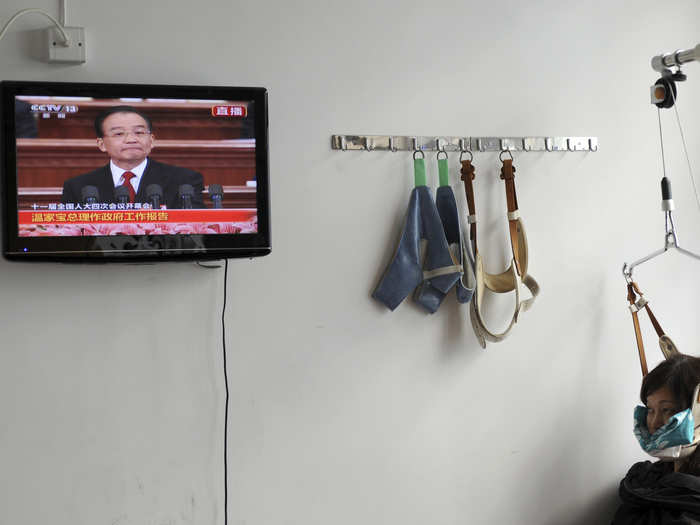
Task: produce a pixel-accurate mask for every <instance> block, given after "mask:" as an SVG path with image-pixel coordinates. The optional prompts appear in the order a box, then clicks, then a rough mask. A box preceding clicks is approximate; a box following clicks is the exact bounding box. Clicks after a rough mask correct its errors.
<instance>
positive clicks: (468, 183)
mask: <svg viewBox="0 0 700 525" xmlns="http://www.w3.org/2000/svg"><path fill="white" fill-rule="evenodd" d="M474 178H475V170H474V166H473V165H472V163H471V161H470V160H463V161H462V180H463V181H464V191H465V193H466V197H467V206H468V208H469V217H468V222H469V225H470V229H469V240H470V241H471V251H469V252H467V253H468V255H469V258H470V260H471V262H472V264H473V266H474V274H475V276H476V290H475V291H474V297H473V298H472V302H471V305H470V311H469V314H470V318H471V322H472V327H473V329H474V333H475V335H476V338H477V340H478V341H479V344H480V345H481V347H482V348H486V341H491V342H498V341H502V340H503V339H505V338H506V336H507V335H508V334H509V332H510V331H511V329H512V328H513V326H514V325H515V323H516V322H517V321H518V315H519V314H520V312H521V311H525V310H527V309H528V308H530V306H531V305H532V303H533V302H534V300H535V297H537V294H538V293H539V289H540V288H539V285H538V284H537V281H535V279H534V278H533V277H532V276H531V275H529V274H528V273H527V263H528V253H527V237H526V236H525V228H524V226H523V223H522V221H521V220H520V212H519V211H518V200H517V196H516V194H515V167H514V166H513V160H512V159H506V160H504V161H503V167H502V168H501V179H503V180H504V181H505V187H506V201H507V206H508V228H509V231H510V245H511V251H512V255H513V258H512V260H511V263H510V266H509V267H508V269H506V270H505V271H504V272H501V273H499V274H490V273H486V272H485V271H484V264H483V260H482V257H481V254H480V253H479V249H478V246H477V242H476V205H475V199H474V186H473V183H472V181H473V180H474ZM469 244H470V243H467V242H465V245H469ZM472 253H473V256H472ZM523 285H524V286H525V287H526V288H527V289H528V290H529V291H530V294H531V295H532V297H530V298H529V299H526V300H523V301H521V300H520V288H521V287H522V286H523ZM486 290H490V291H492V292H496V293H508V292H512V291H515V309H514V312H513V316H512V318H511V321H510V324H509V325H508V327H507V328H506V329H505V330H504V331H503V332H501V333H493V332H491V331H490V330H489V329H488V328H487V327H486V323H485V322H484V319H483V313H482V312H483V309H482V305H483V299H484V294H485V292H486Z"/></svg>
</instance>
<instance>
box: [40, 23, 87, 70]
mask: <svg viewBox="0 0 700 525" xmlns="http://www.w3.org/2000/svg"><path fill="white" fill-rule="evenodd" d="M63 29H64V30H65V31H66V33H67V34H68V37H69V38H70V45H69V46H68V47H65V46H64V45H63V37H62V36H61V33H60V32H59V31H58V29H56V28H55V27H49V28H48V29H47V30H46V31H45V33H44V35H45V37H46V46H47V49H48V60H49V62H61V63H64V64H83V63H85V61H86V60H87V59H86V58H85V47H86V46H85V28H84V27H64V28H63Z"/></svg>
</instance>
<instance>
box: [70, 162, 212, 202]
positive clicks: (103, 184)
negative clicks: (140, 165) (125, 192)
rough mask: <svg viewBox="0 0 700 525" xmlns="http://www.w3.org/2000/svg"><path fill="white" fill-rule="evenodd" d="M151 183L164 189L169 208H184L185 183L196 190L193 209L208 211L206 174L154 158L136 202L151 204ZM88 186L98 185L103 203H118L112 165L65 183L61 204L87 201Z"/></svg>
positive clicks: (142, 178)
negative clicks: (181, 190) (182, 189)
mask: <svg viewBox="0 0 700 525" xmlns="http://www.w3.org/2000/svg"><path fill="white" fill-rule="evenodd" d="M150 184H159V185H160V186H161V188H163V203H164V204H165V205H166V206H167V207H168V208H169V209H173V208H175V209H177V208H182V205H181V203H180V197H179V195H178V190H179V187H180V185H181V184H190V185H191V186H192V188H193V189H194V195H193V196H192V207H193V208H205V206H204V200H203V198H202V190H203V189H204V181H203V178H202V175H201V174H200V173H197V172H196V171H192V170H189V169H187V168H180V167H178V166H170V165H168V164H163V163H162V162H158V161H156V160H153V159H150V158H149V159H148V163H147V164H146V169H145V171H144V172H143V175H142V176H141V182H140V183H139V191H138V192H137V193H136V198H135V202H142V203H143V202H148V199H147V198H146V188H147V187H148V186H149V185H150ZM85 186H95V187H96V188H97V191H99V194H100V196H99V199H98V201H99V202H106V203H110V204H111V203H116V198H115V196H114V179H113V178H112V171H111V170H110V168H109V164H107V165H106V166H102V167H100V168H97V169H96V170H94V171H91V172H89V173H84V174H83V175H78V176H77V177H73V178H71V179H68V180H67V181H65V182H64V183H63V195H62V196H61V202H62V203H63V204H66V203H68V202H72V203H74V204H77V203H81V204H82V202H83V199H82V196H81V191H82V189H83V188H84V187H85Z"/></svg>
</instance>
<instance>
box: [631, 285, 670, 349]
mask: <svg viewBox="0 0 700 525" xmlns="http://www.w3.org/2000/svg"><path fill="white" fill-rule="evenodd" d="M632 287H633V288H634V291H635V292H637V293H638V294H639V296H640V297H642V296H643V295H644V294H643V293H642V291H641V290H640V289H639V286H637V283H635V282H634V281H632ZM644 309H645V310H646V311H647V314H648V315H649V320H650V321H651V324H652V326H653V327H654V330H655V331H656V335H658V336H659V337H661V336H663V335H666V334H665V333H664V329H663V328H661V325H660V324H659V322H658V321H657V320H656V317H655V316H654V314H653V313H652V311H651V308H649V303H647V304H645V305H644Z"/></svg>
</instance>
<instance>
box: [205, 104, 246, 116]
mask: <svg viewBox="0 0 700 525" xmlns="http://www.w3.org/2000/svg"><path fill="white" fill-rule="evenodd" d="M211 114H212V115H213V116H215V117H247V116H248V108H246V107H245V106H238V105H226V106H212V108H211Z"/></svg>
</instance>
